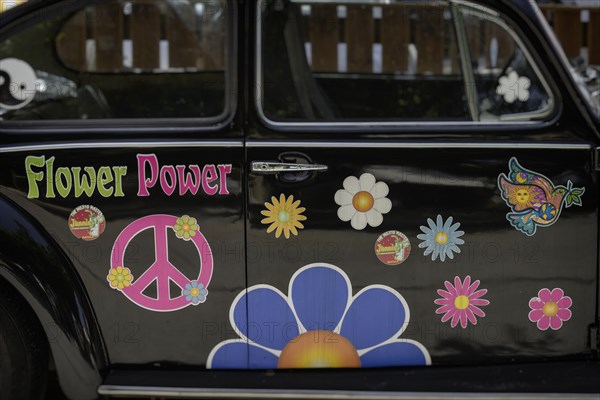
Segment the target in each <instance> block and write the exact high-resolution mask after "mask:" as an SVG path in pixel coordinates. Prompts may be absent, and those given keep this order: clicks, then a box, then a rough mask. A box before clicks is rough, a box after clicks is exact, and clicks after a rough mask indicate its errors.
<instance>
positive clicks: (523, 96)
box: [496, 71, 531, 104]
mask: <svg viewBox="0 0 600 400" xmlns="http://www.w3.org/2000/svg"><path fill="white" fill-rule="evenodd" d="M498 83H499V85H498V87H497V88H496V93H497V94H499V95H500V96H504V101H506V102H507V103H509V104H512V103H514V102H515V101H517V100H519V101H527V100H529V87H530V86H531V81H530V80H529V78H527V77H526V76H519V74H517V73H516V72H515V71H512V72H511V73H510V74H508V76H503V77H501V78H500V80H499V81H498Z"/></svg>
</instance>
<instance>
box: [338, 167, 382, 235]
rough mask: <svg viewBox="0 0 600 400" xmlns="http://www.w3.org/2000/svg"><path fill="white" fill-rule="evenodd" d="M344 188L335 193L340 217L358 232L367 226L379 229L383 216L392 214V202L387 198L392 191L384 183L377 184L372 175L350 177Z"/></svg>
mask: <svg viewBox="0 0 600 400" xmlns="http://www.w3.org/2000/svg"><path fill="white" fill-rule="evenodd" d="M343 186H344V188H343V189H340V190H338V191H337V192H336V193H335V197H334V199H335V202H336V203H337V204H338V205H339V206H341V207H340V208H338V213H337V214H338V217H339V218H340V219H341V220H342V221H344V222H347V221H351V222H350V224H351V225H352V227H353V228H354V229H356V230H362V229H365V227H366V226H367V224H369V226H372V227H374V228H375V227H377V226H379V225H381V223H382V222H383V215H382V214H387V213H388V212H390V210H391V209H392V202H391V201H390V200H389V199H388V198H387V197H386V196H387V194H388V193H389V191H390V189H389V188H388V185H387V184H386V183H384V182H377V181H376V180H375V177H374V176H373V175H372V174H362V175H361V176H360V178H357V177H355V176H349V177H347V178H346V179H344V183H343Z"/></svg>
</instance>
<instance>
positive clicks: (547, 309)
mask: <svg viewBox="0 0 600 400" xmlns="http://www.w3.org/2000/svg"><path fill="white" fill-rule="evenodd" d="M542 312H543V313H544V315H545V316H546V317H554V316H555V315H556V314H558V304H556V303H555V302H553V301H549V302H547V303H546V304H544V307H542Z"/></svg>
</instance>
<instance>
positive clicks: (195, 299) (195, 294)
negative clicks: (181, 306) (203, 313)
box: [181, 281, 208, 306]
mask: <svg viewBox="0 0 600 400" xmlns="http://www.w3.org/2000/svg"><path fill="white" fill-rule="evenodd" d="M181 294H182V295H184V296H185V299H186V300H187V301H189V302H190V303H192V305H194V306H197V305H198V304H200V303H204V302H205V301H206V295H207V294H208V290H206V288H205V287H204V285H203V284H202V283H198V281H192V282H190V283H188V284H187V285H185V289H183V291H182V292H181Z"/></svg>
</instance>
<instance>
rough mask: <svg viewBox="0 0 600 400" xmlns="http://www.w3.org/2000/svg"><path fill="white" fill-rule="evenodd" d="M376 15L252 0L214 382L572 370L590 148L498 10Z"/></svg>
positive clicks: (580, 346)
mask: <svg viewBox="0 0 600 400" xmlns="http://www.w3.org/2000/svg"><path fill="white" fill-rule="evenodd" d="M389 3H391V4H379V2H375V1H371V2H370V1H364V2H360V3H358V2H353V3H352V4H346V2H331V3H326V4H324V3H323V2H317V1H315V2H311V1H284V2H281V1H269V0H264V1H260V2H258V5H257V7H256V11H255V12H256V21H257V25H256V32H255V40H256V54H255V56H256V60H255V64H254V65H255V68H256V71H255V78H256V82H255V86H254V87H255V90H256V91H255V94H256V96H255V104H254V107H255V109H256V114H255V116H254V118H253V119H252V120H251V123H250V128H249V132H248V140H247V143H246V146H247V160H248V165H247V167H248V187H247V190H248V209H247V215H246V217H247V226H246V229H247V269H248V272H247V274H248V278H247V279H248V289H247V292H243V293H240V295H239V296H238V298H236V300H235V301H234V302H233V303H232V306H231V316H232V324H233V325H234V328H236V329H238V331H239V336H240V338H242V339H244V340H246V341H247V343H245V344H240V343H235V344H234V343H229V344H228V343H223V344H222V346H221V347H219V348H218V349H215V350H213V353H212V356H213V361H214V362H215V363H214V366H218V367H219V368H228V367H231V365H232V364H230V363H228V362H227V360H225V355H227V356H228V357H233V356H232V355H234V354H238V357H244V360H245V362H247V363H248V367H249V368H315V367H316V368H322V367H326V368H329V367H352V368H354V367H384V366H403V365H411V366H419V365H430V364H435V365H456V364H473V363H490V362H491V363H494V362H496V363H502V362H513V361H525V360H541V359H551V358H559V357H573V358H586V357H589V356H590V355H591V354H592V353H591V351H592V350H591V349H590V347H589V346H588V343H587V337H588V325H590V324H591V323H593V322H594V321H595V319H596V315H595V309H594V304H595V298H596V290H597V287H596V280H597V267H596V266H597V254H598V236H597V232H598V226H597V223H598V221H597V218H596V217H595V216H596V213H597V207H598V193H597V181H596V179H597V178H596V175H595V174H594V173H593V172H592V170H593V166H592V164H591V163H592V157H591V150H592V147H593V146H594V143H597V138H596V137H594V136H593V134H592V130H591V127H590V126H586V125H585V123H583V122H582V121H583V119H582V118H579V117H577V115H581V114H580V113H581V112H582V111H581V110H580V109H579V108H577V107H576V104H575V102H574V101H573V99H572V98H571V97H570V95H569V94H568V93H569V92H568V91H567V90H565V89H564V86H563V84H562V83H560V82H559V81H558V80H556V77H557V76H560V72H557V71H556V70H553V69H552V67H550V66H549V65H551V64H550V63H547V62H546V59H545V58H542V57H545V56H544V54H543V53H540V52H538V51H536V49H539V48H542V47H541V46H547V44H545V43H543V42H542V43H540V42H539V41H538V40H537V39H536V37H537V36H535V35H533V34H532V33H531V31H532V29H531V28H528V25H531V22H525V21H523V20H513V19H511V18H510V17H508V16H507V15H512V16H514V15H515V14H514V13H512V12H513V11H514V10H513V9H509V8H508V7H504V9H501V10H495V9H493V8H491V5H490V6H489V7H488V6H482V5H481V4H475V3H471V2H462V1H461V2H460V5H459V4H455V2H439V1H436V2H431V1H419V2H403V1H396V2H389ZM456 3H458V2H456ZM488 4H491V3H488ZM243 310H247V314H244V313H243V312H242V311H243ZM246 318H247V319H246Z"/></svg>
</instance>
